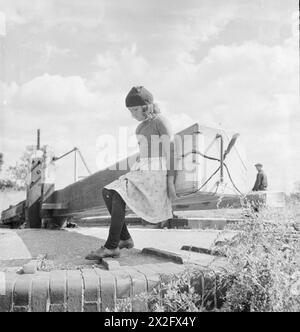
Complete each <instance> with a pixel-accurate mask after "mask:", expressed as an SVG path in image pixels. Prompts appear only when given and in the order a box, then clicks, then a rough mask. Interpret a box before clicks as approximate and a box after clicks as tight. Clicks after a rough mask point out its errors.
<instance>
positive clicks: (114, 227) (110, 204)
mask: <svg viewBox="0 0 300 332" xmlns="http://www.w3.org/2000/svg"><path fill="white" fill-rule="evenodd" d="M102 193H103V198H104V201H105V204H106V206H107V209H108V211H109V213H110V215H111V225H110V229H109V236H108V239H107V241H106V244H105V248H107V249H116V248H117V247H118V245H119V242H120V240H128V239H130V238H131V236H130V234H129V232H128V229H127V226H126V224H125V209H126V203H125V202H124V200H123V199H122V197H121V196H120V195H119V194H118V193H117V192H116V191H114V190H107V189H105V188H104V189H103V192H102Z"/></svg>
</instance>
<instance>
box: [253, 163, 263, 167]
mask: <svg viewBox="0 0 300 332" xmlns="http://www.w3.org/2000/svg"><path fill="white" fill-rule="evenodd" d="M255 166H260V167H263V164H261V163H258V164H255Z"/></svg>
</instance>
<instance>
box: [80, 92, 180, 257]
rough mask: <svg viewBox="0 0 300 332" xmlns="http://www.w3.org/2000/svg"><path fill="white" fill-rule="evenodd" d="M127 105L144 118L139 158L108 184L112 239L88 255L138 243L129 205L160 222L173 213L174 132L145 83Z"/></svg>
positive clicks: (105, 254)
mask: <svg viewBox="0 0 300 332" xmlns="http://www.w3.org/2000/svg"><path fill="white" fill-rule="evenodd" d="M126 107H127V108H128V109H129V111H130V112H131V115H132V117H133V118H134V119H136V120H137V121H139V122H140V124H139V125H138V127H137V129H136V135H137V139H138V142H139V150H140V155H139V160H138V161H137V162H136V163H135V164H134V165H133V167H132V168H131V171H130V172H129V173H127V174H126V175H123V176H121V177H120V178H119V179H118V180H116V181H114V182H112V183H110V184H109V185H107V186H105V187H104V189H103V191H102V194H103V198H104V201H105V204H106V206H107V209H108V211H109V213H110V215H111V225H110V230H109V236H108V239H107V241H106V243H105V245H104V247H101V248H100V249H99V250H97V251H95V252H91V253H90V254H89V255H88V256H87V257H86V259H90V260H100V259H102V258H105V257H118V256H119V255H120V249H123V248H127V249H130V248H133V247H134V243H133V240H132V238H131V236H130V234H129V231H128V229H127V226H126V223H125V209H126V205H127V206H128V207H129V208H130V209H131V210H132V211H133V212H134V213H135V214H137V215H138V216H139V217H141V218H142V219H144V220H146V221H148V222H150V223H159V222H162V221H165V220H167V219H170V218H172V217H173V213H172V200H174V199H176V198H177V196H176V191H175V185H174V172H175V171H174V160H173V158H172V157H171V149H170V146H171V145H170V142H171V132H170V129H169V126H168V124H167V122H166V120H165V119H164V118H163V117H162V116H161V115H160V110H159V108H158V106H157V105H156V104H154V103H153V96H152V94H151V93H150V92H149V91H147V90H146V89H145V88H144V87H134V88H132V89H131V91H130V92H129V94H128V95H127V97H126Z"/></svg>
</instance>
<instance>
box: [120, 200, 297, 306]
mask: <svg viewBox="0 0 300 332" xmlns="http://www.w3.org/2000/svg"><path fill="white" fill-rule="evenodd" d="M299 208H300V207H299V205H289V207H288V208H287V209H284V210H276V209H261V210H260V212H259V213H254V212H251V213H250V215H249V211H247V214H248V218H247V219H246V220H245V221H244V222H243V223H239V224H237V225H236V226H233V227H231V228H230V231H232V230H236V231H238V232H236V233H237V235H236V236H235V237H234V238H233V239H231V240H227V241H226V242H222V245H220V244H219V245H218V246H216V248H212V249H217V251H218V252H219V253H222V254H223V255H225V256H226V257H227V259H228V263H229V266H230V271H224V273H223V274H222V275H219V277H218V282H217V283H216V286H217V288H214V285H212V283H209V282H208V283H207V281H206V282H205V283H203V282H202V278H203V275H201V273H200V272H199V270H197V269H192V268H191V266H187V269H186V271H185V273H183V274H182V275H179V276H174V277H173V278H169V280H167V281H165V282H164V283H161V284H160V285H159V287H157V288H156V289H155V290H154V291H153V292H152V293H151V294H142V295H140V296H139V297H135V298H134V299H133V300H131V299H126V300H124V301H119V302H118V305H117V308H116V311H131V310H132V303H133V301H137V300H138V298H139V300H140V301H144V303H145V301H146V303H148V304H149V309H150V311H153V312H155V311H156V312H178V311H184V312H190V311H193V312H201V311H208V310H210V311H211V310H214V311H223V312H245V311H246V312H299V311H300V255H299V252H300V232H299V231H298V228H297V224H296V223H295V213H296V212H297V211H300V210H299ZM228 230H229V229H227V230H224V231H223V232H222V235H224V233H226V232H227V231H228ZM226 238H228V237H226ZM208 279H209V278H208ZM203 284H208V285H209V287H205V288H204V289H202V286H203ZM216 298H218V301H217V299H216Z"/></svg>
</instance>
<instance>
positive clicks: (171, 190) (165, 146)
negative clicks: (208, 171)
mask: <svg viewBox="0 0 300 332" xmlns="http://www.w3.org/2000/svg"><path fill="white" fill-rule="evenodd" d="M157 124H158V131H159V134H160V137H161V142H162V150H163V153H164V156H165V158H166V163H167V175H168V195H169V197H170V199H171V200H175V199H177V198H178V197H177V194H176V189H175V167H174V144H173V142H171V130H170V129H169V126H168V125H167V123H166V122H164V121H161V119H159V121H158V123H157Z"/></svg>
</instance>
